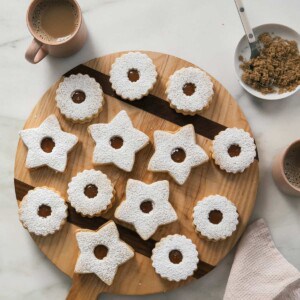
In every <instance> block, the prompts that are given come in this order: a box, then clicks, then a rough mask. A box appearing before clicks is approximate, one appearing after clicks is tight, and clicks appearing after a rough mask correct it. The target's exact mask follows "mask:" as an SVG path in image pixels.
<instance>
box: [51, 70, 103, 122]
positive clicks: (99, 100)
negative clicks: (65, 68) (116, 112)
mask: <svg viewBox="0 0 300 300" xmlns="http://www.w3.org/2000/svg"><path fill="white" fill-rule="evenodd" d="M78 90H79V91H82V92H84V94H85V100H84V101H83V102H82V103H75V102H74V101H73V100H72V94H73V92H75V91H78ZM55 99H56V103H57V107H58V108H59V109H60V112H61V113H62V114H63V115H65V116H66V117H67V118H68V119H72V120H73V121H75V122H76V121H80V122H83V121H85V120H90V119H91V118H93V117H94V116H96V115H97V114H98V112H99V110H101V109H102V107H103V104H104V98H103V91H102V88H101V86H100V84H99V83H97V82H96V80H95V79H94V78H91V77H89V76H88V75H82V74H77V75H71V76H70V77H65V78H64V80H63V82H61V83H60V84H59V87H58V89H57V91H56V98H55Z"/></svg>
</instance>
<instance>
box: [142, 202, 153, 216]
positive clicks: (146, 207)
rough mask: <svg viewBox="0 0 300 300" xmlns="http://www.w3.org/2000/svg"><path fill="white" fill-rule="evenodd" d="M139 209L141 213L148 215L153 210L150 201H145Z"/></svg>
mask: <svg viewBox="0 0 300 300" xmlns="http://www.w3.org/2000/svg"><path fill="white" fill-rule="evenodd" d="M140 209H141V211H142V212H143V213H145V214H149V212H150V211H152V210H153V202H152V201H151V200H145V201H143V202H142V203H141V205H140Z"/></svg>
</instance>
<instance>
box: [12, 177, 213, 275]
mask: <svg viewBox="0 0 300 300" xmlns="http://www.w3.org/2000/svg"><path fill="white" fill-rule="evenodd" d="M14 183H15V192H16V197H17V199H18V200H20V201H21V200H22V199H23V197H24V196H25V195H26V194H27V193H28V191H30V190H33V189H34V187H33V186H31V185H29V184H27V183H25V182H22V181H20V180H18V179H16V178H15V180H14ZM107 221H108V220H107V219H105V218H103V217H95V218H87V217H83V216H81V215H80V214H78V213H77V212H76V211H75V209H74V208H73V207H71V206H70V204H69V203H68V222H69V223H71V224H74V225H76V226H78V227H80V228H84V229H90V230H96V229H98V228H99V227H100V226H102V225H103V224H105V223H106V222H107ZM117 227H118V230H119V233H120V238H121V239H122V240H123V241H124V242H126V243H127V244H129V245H130V246H131V247H132V248H133V249H134V250H135V251H136V252H138V253H140V254H142V255H144V256H146V257H149V258H150V257H151V254H152V249H153V248H154V246H155V243H156V241H155V240H153V239H149V240H147V241H144V240H143V239H141V238H140V236H139V235H138V234H137V233H136V232H135V231H133V230H130V229H128V228H126V227H124V226H122V225H119V224H117ZM213 268H214V266H212V265H210V264H207V263H205V262H203V261H199V263H198V268H197V270H196V271H195V272H194V275H193V277H194V278H197V279H198V278H200V277H202V276H204V275H205V274H206V273H208V272H209V271H211V270H212V269H213Z"/></svg>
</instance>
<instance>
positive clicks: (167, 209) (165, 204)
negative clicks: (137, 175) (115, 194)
mask: <svg viewBox="0 0 300 300" xmlns="http://www.w3.org/2000/svg"><path fill="white" fill-rule="evenodd" d="M168 199H169V182H168V181H167V180H163V181H157V182H154V183H152V184H146V183H143V182H141V181H138V180H133V179H129V180H128V182H127V186H126V200H125V201H123V202H121V204H120V206H119V207H118V208H117V210H116V212H115V217H116V218H117V219H119V220H122V221H125V222H128V223H131V224H133V225H134V227H135V229H136V231H137V233H138V234H139V235H140V236H141V237H142V239H144V240H147V239H149V238H150V237H151V236H152V235H153V234H154V233H155V231H156V230H157V228H158V227H159V226H161V225H165V224H169V223H171V222H174V221H176V220H177V214H176V212H175V210H174V208H173V207H172V205H171V204H170V202H169V200H168ZM144 201H151V202H152V206H153V209H152V210H151V211H150V212H149V213H144V212H143V211H142V210H141V208H140V205H141V204H142V203H143V202H144Z"/></svg>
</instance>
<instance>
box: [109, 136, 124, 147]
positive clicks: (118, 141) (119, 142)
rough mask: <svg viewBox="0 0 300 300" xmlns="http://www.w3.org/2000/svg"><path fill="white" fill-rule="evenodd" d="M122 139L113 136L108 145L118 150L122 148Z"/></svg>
mask: <svg viewBox="0 0 300 300" xmlns="http://www.w3.org/2000/svg"><path fill="white" fill-rule="evenodd" d="M123 143H124V141H123V139H122V138H121V137H120V136H113V137H112V138H111V139H110V145H111V146H112V147H113V148H114V149H120V148H122V146H123Z"/></svg>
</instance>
